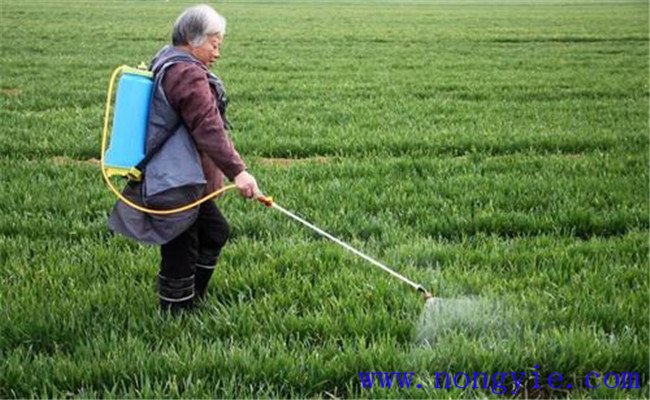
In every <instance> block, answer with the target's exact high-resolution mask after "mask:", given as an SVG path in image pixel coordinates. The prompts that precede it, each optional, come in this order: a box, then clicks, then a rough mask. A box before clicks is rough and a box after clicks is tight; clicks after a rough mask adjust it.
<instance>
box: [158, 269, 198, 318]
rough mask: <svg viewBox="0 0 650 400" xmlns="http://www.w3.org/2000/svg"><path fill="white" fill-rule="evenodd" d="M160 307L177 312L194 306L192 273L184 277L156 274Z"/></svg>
mask: <svg viewBox="0 0 650 400" xmlns="http://www.w3.org/2000/svg"><path fill="white" fill-rule="evenodd" d="M158 297H159V299H160V309H161V310H162V311H164V312H171V313H172V314H178V313H180V312H182V311H189V310H191V309H192V308H193V307H194V275H190V276H188V277H185V278H168V277H166V276H163V275H158Z"/></svg>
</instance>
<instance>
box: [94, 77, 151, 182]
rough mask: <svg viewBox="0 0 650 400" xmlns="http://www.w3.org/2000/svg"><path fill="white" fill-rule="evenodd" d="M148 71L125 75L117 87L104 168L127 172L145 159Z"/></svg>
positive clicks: (148, 92) (149, 99)
mask: <svg viewBox="0 0 650 400" xmlns="http://www.w3.org/2000/svg"><path fill="white" fill-rule="evenodd" d="M147 73H148V71H142V72H140V71H137V72H128V71H126V72H124V73H123V74H122V76H121V77H120V79H119V81H118V84H117V94H116V95H115V109H114V114H113V128H112V130H111V140H110V145H109V148H108V150H107V151H106V157H105V163H106V166H107V167H109V168H113V169H118V170H120V169H125V170H128V169H130V168H131V167H133V166H135V165H137V164H138V162H140V160H142V159H143V158H144V154H145V140H146V133H147V121H148V120H149V106H150V103H151V92H152V88H153V80H152V79H151V77H150V76H147V75H146V74H147Z"/></svg>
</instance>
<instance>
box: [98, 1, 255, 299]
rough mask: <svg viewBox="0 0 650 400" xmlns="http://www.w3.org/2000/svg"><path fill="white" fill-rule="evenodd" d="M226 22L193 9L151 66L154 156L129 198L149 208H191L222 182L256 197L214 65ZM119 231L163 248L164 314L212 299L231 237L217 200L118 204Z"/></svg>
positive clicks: (112, 221)
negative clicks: (162, 211) (211, 287)
mask: <svg viewBox="0 0 650 400" xmlns="http://www.w3.org/2000/svg"><path fill="white" fill-rule="evenodd" d="M225 32H226V21H225V19H224V18H223V17H222V16H221V15H219V14H218V13H217V12H216V11H215V10H214V9H212V8H211V7H209V6H207V5H199V6H194V7H191V8H188V9H187V10H185V11H184V12H183V13H182V14H181V15H180V16H179V17H178V19H177V20H176V23H175V24H174V28H173V31H172V46H165V47H163V48H162V49H161V50H160V51H159V52H158V54H156V56H155V57H154V59H153V60H152V62H151V65H150V69H151V71H152V72H153V73H154V88H153V98H152V103H151V111H150V115H149V125H148V130H147V151H148V152H152V151H155V154H154V155H153V157H151V159H150V161H149V162H148V164H147V165H146V167H145V171H144V178H143V181H142V182H141V183H137V184H130V185H129V186H128V187H127V189H126V190H125V195H127V196H129V197H130V198H132V199H135V200H139V201H140V202H142V203H144V204H145V205H147V206H154V207H158V208H164V207H167V208H171V207H174V206H179V205H183V204H187V203H189V202H191V201H193V200H195V199H197V198H199V197H202V196H203V195H205V194H207V193H211V192H213V191H214V190H216V189H218V188H220V187H221V186H222V185H223V175H225V176H226V177H227V178H228V179H229V180H231V181H233V182H234V183H235V186H236V188H237V190H238V191H239V193H240V194H241V195H242V196H244V197H246V198H252V197H255V196H256V195H257V194H258V193H259V190H258V187H257V183H256V181H255V179H254V178H253V176H251V175H250V174H249V173H248V172H247V171H246V166H245V164H244V162H243V160H242V158H241V156H240V155H239V153H238V152H237V151H236V150H235V147H234V146H233V144H232V142H231V140H230V138H229V134H228V128H229V124H228V121H227V119H226V106H227V98H226V95H225V93H224V88H223V84H222V83H221V81H220V80H219V78H218V77H217V76H216V75H214V74H213V73H211V72H210V70H209V67H210V66H212V64H213V63H214V62H215V61H216V60H217V59H218V58H219V55H220V53H219V48H220V46H221V44H222V43H223V40H224V34H225ZM109 226H110V227H111V229H113V230H114V231H116V232H119V233H122V234H124V235H126V236H129V237H131V238H135V239H136V240H139V241H141V242H143V243H149V244H159V245H161V248H160V253H161V263H160V273H159V275H158V294H159V300H160V306H161V308H162V309H163V310H171V311H179V310H184V309H189V308H192V307H193V305H194V304H195V301H196V300H198V299H201V298H203V297H205V295H206V290H207V286H208V282H209V280H210V277H211V276H212V272H213V270H214V268H215V265H216V262H217V258H218V256H219V253H220V252H221V249H222V247H223V246H224V244H225V243H226V240H227V239H228V236H229V231H230V229H229V226H228V222H227V221H226V219H225V218H224V216H223V215H222V214H221V212H220V211H219V209H218V208H217V206H216V205H215V204H214V202H213V201H207V202H204V203H202V204H201V206H199V207H196V208H194V209H192V210H189V211H185V212H182V213H179V214H173V215H171V216H155V215H148V214H143V213H141V212H139V211H136V210H134V209H131V208H129V207H128V206H126V205H125V204H123V203H122V202H118V203H117V204H116V206H115V208H114V210H113V213H112V214H111V216H110V218H109Z"/></svg>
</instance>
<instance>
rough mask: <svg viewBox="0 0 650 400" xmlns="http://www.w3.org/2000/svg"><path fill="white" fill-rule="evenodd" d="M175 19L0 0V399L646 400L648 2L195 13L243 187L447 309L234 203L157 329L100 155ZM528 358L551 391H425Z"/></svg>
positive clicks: (228, 5) (446, 3) (139, 7)
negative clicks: (214, 248) (222, 25)
mask: <svg viewBox="0 0 650 400" xmlns="http://www.w3.org/2000/svg"><path fill="white" fill-rule="evenodd" d="M191 4H193V3H189V2H186V1H184V2H180V1H153V0H152V1H144V0H143V1H93V2H89V1H88V2H87V1H73V0H66V1H54V0H35V1H32V2H23V1H17V0H3V1H1V2H0V8H1V14H0V31H1V32H2V39H1V41H0V48H1V53H0V398H7V397H8V398H14V397H18V398H24V397H27V398H31V397H56V398H64V397H65V398H68V397H80V398H95V397H101V398H106V397H108V398H125V397H126V398H135V397H138V398H139V397H145V398H170V397H172V398H175V397H190V398H207V397H218V398H260V397H262V398H269V397H271V398H289V397H299V398H337V397H342V398H349V397H352V398H366V397H372V398H432V397H434V398H440V397H442V398H448V397H452V398H459V397H460V398H470V397H483V396H488V397H492V398H504V397H517V398H521V397H532V398H539V397H571V398H574V397H580V398H583V397H598V398H612V397H622V398H638V397H649V396H650V390H649V377H650V376H649V374H650V367H649V355H650V350H649V343H650V335H649V331H650V317H649V311H648V310H649V308H650V307H649V306H650V297H649V273H648V266H649V231H650V220H649V215H650V203H649V190H650V189H649V173H648V171H649V169H648V167H649V162H650V157H649V131H648V121H649V115H648V104H649V102H648V100H649V80H648V61H649V41H648V15H649V14H648V12H649V10H648V8H649V7H648V3H647V2H645V1H607V0H603V1H595V0H594V1H590V0H577V1H572V0H567V1H562V0H548V1H544V0H540V1H518V0H489V1H480V0H473V1H469V0H441V1H426V0H419V1H392V0H387V1H366V0H351V1H306V0H305V1H289V0H287V1H244V0H227V1H220V2H216V3H211V4H212V5H213V6H214V7H215V8H216V9H217V10H219V11H220V12H221V13H222V14H224V16H225V17H226V18H227V20H228V31H227V36H226V40H225V43H224V46H223V48H222V59H221V60H220V61H219V62H218V64H217V65H216V66H215V67H214V68H213V70H214V71H215V72H216V73H217V74H218V75H220V77H221V78H222V79H223V80H224V82H225V85H226V90H227V92H228V94H229V97H230V100H231V103H230V108H229V116H230V119H231V121H232V122H233V124H234V130H233V131H232V138H233V140H234V142H235V144H236V146H237V148H238V150H239V152H240V153H241V154H242V156H243V157H244V159H245V161H246V162H247V164H248V166H249V170H250V172H251V173H252V174H253V175H254V176H255V177H256V178H257V180H258V183H259V185H260V188H261V189H262V190H263V191H264V192H265V193H266V194H267V195H270V196H273V197H274V198H275V201H276V202H277V204H278V205H281V206H282V207H285V208H287V209H289V210H291V211H293V212H295V213H297V214H298V215H300V216H301V217H303V218H305V219H307V220H308V221H310V222H312V223H314V224H315V225H317V226H319V227H320V228H322V229H324V230H326V231H327V232H329V233H331V234H333V235H334V236H336V237H338V238H340V239H342V240H344V241H346V242H348V243H350V244H351V245H353V246H354V247H355V248H357V249H359V250H361V251H362V252H364V253H367V254H368V255H370V256H372V257H373V258H376V259H378V260H381V261H382V262H384V263H386V264H387V265H389V266H390V267H391V268H394V269H395V270H396V271H398V272H399V273H401V274H404V275H406V276H407V277H409V278H410V279H412V280H413V281H415V282H418V283H422V284H423V285H424V286H425V287H427V288H428V289H430V290H431V291H432V293H433V294H434V295H435V296H437V297H440V298H442V300H444V301H446V303H443V304H447V305H448V307H447V309H446V310H445V312H444V313H443V312H440V313H438V314H434V315H428V316H427V315H425V314H423V309H424V307H423V302H422V300H421V298H420V296H419V295H418V294H417V293H415V292H414V291H413V290H412V289H411V288H410V287H409V286H407V285H404V284H402V283H401V282H400V281H399V280H396V279H393V278H391V277H390V276H389V275H388V274H386V273H385V272H383V271H381V270H380V269H378V268H376V267H374V266H373V265H372V264H370V263H368V262H366V261H364V260H362V259H360V258H358V257H355V256H354V255H353V254H351V253H349V252H346V251H345V250H344V249H343V248H341V247H339V246H337V245H336V244H334V243H332V242H330V241H328V240H326V239H324V238H321V237H319V236H318V235H316V234H315V233H313V232H312V231H310V230H308V229H306V228H304V227H302V226H301V225H298V224H296V223H295V222H294V221H292V220H290V219H288V218H287V217H285V216H283V215H282V214H281V213H279V212H277V211H275V210H273V209H267V208H265V207H263V206H262V205H260V204H258V203H256V202H252V201H246V200H243V199H242V198H240V197H239V196H238V195H236V194H235V193H233V192H230V193H228V194H226V195H225V196H224V197H222V198H221V199H219V200H218V201H217V202H218V204H219V206H220V208H221V209H222V211H223V213H224V214H225V215H226V216H227V218H228V219H229V221H230V223H231V225H232V229H233V236H232V239H231V241H230V243H229V245H228V246H227V247H226V248H225V249H224V251H223V253H222V256H221V259H220V261H219V264H218V269H217V271H216V272H215V276H214V278H213V280H212V282H211V283H210V287H209V291H210V297H209V299H208V301H207V302H206V303H204V304H202V305H201V307H200V309H199V310H198V311H197V312H195V313H193V314H190V315H183V316H181V317H179V318H168V317H165V316H163V315H160V314H159V312H158V304H157V295H156V289H155V282H156V275H157V272H158V271H157V270H158V262H159V255H158V249H157V248H155V247H148V246H142V245H139V244H137V243H135V242H132V241H129V240H127V239H125V238H122V237H117V236H114V235H112V234H111V233H110V232H109V231H108V229H107V227H106V219H107V215H108V213H109V211H110V209H111V207H112V205H113V204H114V201H115V199H114V197H113V195H112V194H111V193H110V192H109V191H108V190H107V188H106V187H105V185H104V183H103V182H102V178H101V173H100V168H99V163H98V159H99V157H100V154H99V153H100V150H99V148H100V137H101V131H102V124H103V111H104V104H105V101H106V91H107V86H108V80H109V77H110V74H111V72H112V71H113V69H114V68H116V67H117V66H119V65H122V64H127V65H131V66H136V65H137V64H139V63H140V62H141V61H146V62H148V61H149V60H150V58H151V57H152V56H153V54H154V53H155V52H156V51H157V50H158V49H159V48H160V47H161V46H163V45H164V44H166V43H167V42H168V41H169V37H170V31H171V26H172V24H173V22H174V20H175V18H176V17H177V16H178V14H179V13H180V12H181V11H182V10H183V9H184V8H185V7H187V6H188V5H191ZM472 299H476V301H477V302H480V303H473V302H472V301H473V300H472ZM465 300H466V301H465ZM476 304H490V305H492V306H490V307H489V309H486V310H487V311H486V312H481V313H474V314H472V313H469V311H471V310H470V309H471V308H472V307H474V306H475V305H476ZM463 315H464V316H469V318H466V319H465V320H462V318H461V317H462V316H463ZM456 317H458V318H457V319H456V320H455V319H454V318H456ZM423 318H424V319H428V323H429V325H428V326H424V327H423V326H422V320H423ZM454 321H458V323H455V322H454ZM431 323H433V324H434V325H431ZM535 365H537V366H538V371H539V373H540V375H542V376H544V375H548V374H550V373H551V372H554V371H558V372H560V373H562V374H563V376H564V385H563V387H561V388H559V389H553V388H550V387H548V386H547V385H542V387H540V388H538V389H530V388H529V389H527V390H525V391H524V390H523V389H522V390H521V391H520V392H519V393H517V394H512V393H511V391H510V390H509V391H508V393H507V394H504V395H496V394H494V393H493V392H491V391H490V390H489V389H485V390H482V389H480V388H479V389H473V388H468V389H465V390H463V389H458V388H451V389H449V390H445V389H436V388H435V387H433V385H432V384H431V382H432V379H433V378H434V372H435V371H450V372H452V373H455V372H459V371H465V372H468V373H471V372H472V371H486V372H489V373H492V372H496V371H528V372H532V371H533V370H534V367H535ZM360 371H411V372H415V376H416V380H417V382H421V383H427V382H428V383H429V384H428V385H424V387H423V388H415V387H412V388H410V389H407V388H403V389H396V388H392V389H382V388H380V387H377V386H375V387H373V389H365V388H363V387H362V386H361V383H360V380H359V372H360ZM590 371H598V372H599V373H601V374H604V373H606V372H608V371H615V372H635V373H638V377H639V381H638V389H637V388H615V389H609V388H606V387H605V385H604V384H601V385H600V387H599V388H598V389H593V390H590V389H589V388H587V387H585V385H584V376H585V374H587V373H589V372H590Z"/></svg>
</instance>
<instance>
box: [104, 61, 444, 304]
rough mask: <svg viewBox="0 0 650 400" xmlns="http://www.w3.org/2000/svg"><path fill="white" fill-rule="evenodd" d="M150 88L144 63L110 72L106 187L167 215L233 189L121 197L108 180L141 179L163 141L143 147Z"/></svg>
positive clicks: (148, 210) (419, 287) (138, 207)
mask: <svg viewBox="0 0 650 400" xmlns="http://www.w3.org/2000/svg"><path fill="white" fill-rule="evenodd" d="M118 76H119V81H118V83H117V92H116V94H115V96H113V92H114V87H115V81H116V79H117V77H118ZM152 90H153V74H152V73H151V72H150V71H148V70H147V69H146V66H143V65H141V66H140V67H138V68H131V67H128V66H125V65H123V66H120V67H118V68H116V69H115V70H114V71H113V73H112V75H111V78H110V81H109V86H108V96H107V99H106V110H105V114H104V128H103V133H102V142H101V156H100V157H101V158H100V164H101V170H102V175H103V177H104V181H105V182H106V185H107V186H108V187H109V189H110V190H111V191H112V192H113V193H114V194H115V195H116V196H117V197H118V198H119V199H120V200H121V201H123V202H124V203H125V204H127V205H128V206H130V207H133V208H135V209H136V210H139V211H141V212H144V213H149V214H155V215H169V214H174V213H178V212H182V211H185V210H189V209H191V208H193V207H196V206H198V205H199V204H201V203H202V202H204V201H207V200H210V199H212V198H215V197H217V196H219V195H220V194H222V193H224V192H226V191H228V190H230V189H233V188H234V187H235V185H228V186H225V187H223V188H221V189H219V190H217V191H215V192H213V193H210V194H208V195H206V196H204V197H203V198H201V199H199V200H197V201H195V202H193V203H190V204H187V205H184V206H182V207H177V208H173V209H166V210H158V209H151V208H147V207H144V206H142V205H140V204H136V203H134V202H132V201H130V200H129V199H127V198H126V197H124V196H123V195H122V193H121V192H120V191H119V190H118V189H117V188H116V187H115V186H114V185H113V183H112V182H111V180H110V178H111V177H112V176H122V177H127V178H128V179H131V180H135V181H139V180H141V179H142V173H143V171H144V166H145V165H146V163H147V162H148V160H149V159H150V158H151V156H152V155H153V154H154V153H155V152H156V151H157V150H158V149H159V148H160V147H162V145H164V141H163V143H162V144H161V145H160V146H159V147H158V148H156V149H145V139H146V134H147V121H148V118H149V107H150V103H151V96H152ZM113 97H115V99H114V107H113V113H112V118H111V106H112V105H113ZM111 119H112V121H111ZM111 122H112V124H111ZM109 125H111V134H110V143H108V140H109V135H108V131H109ZM107 144H108V148H107ZM147 150H148V151H147ZM256 199H257V200H258V201H259V202H260V203H262V204H264V205H265V206H266V207H269V208H275V209H276V210H278V211H280V212H281V213H283V214H284V215H286V216H288V217H290V218H292V219H293V220H295V221H297V222H300V223H301V224H303V225H304V226H306V227H308V228H310V229H312V230H313V231H315V232H317V233H318V234H319V235H321V236H324V237H326V238H328V239H330V240H331V241H333V242H335V243H336V244H338V245H340V246H342V247H343V248H345V249H346V250H348V251H350V252H352V253H354V254H355V255H357V256H359V257H361V258H363V259H364V260H366V261H368V262H370V263H372V264H373V265H375V266H377V267H379V268H381V269H382V270H384V271H385V272H387V273H389V274H390V275H391V276H393V277H395V278H397V279H399V280H401V281H402V282H404V283H406V284H408V285H409V286H411V287H412V288H413V289H415V290H417V291H418V292H420V293H421V294H422V296H423V298H424V300H430V299H432V295H431V293H429V292H428V291H427V290H426V289H425V288H424V287H423V286H422V285H420V284H418V283H415V282H413V281H411V280H410V279H408V278H406V277H405V276H403V275H400V274H399V273H397V272H395V271H393V270H392V269H390V268H388V267H387V266H386V265H384V264H382V263H380V262H379V261H376V260H374V259H373V258H371V257H369V256H367V255H365V254H363V253H362V252H360V251H358V250H357V249H355V248H353V247H352V246H350V245H348V244H347V243H345V242H343V241H341V240H339V239H337V238H335V237H334V236H332V235H330V234H329V233H327V232H325V231H323V230H322V229H320V228H318V227H316V226H314V225H313V224H311V223H309V222H307V221H305V220H304V219H302V218H300V217H298V216H297V215H295V214H293V213H291V212H289V211H288V210H286V209H284V208H283V207H280V206H279V205H277V204H276V203H275V202H274V201H273V198H272V197H267V196H264V195H263V194H261V193H259V194H258V195H257V196H256Z"/></svg>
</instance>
